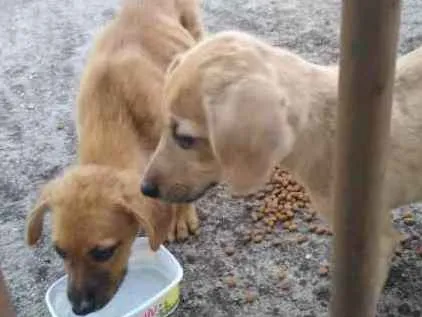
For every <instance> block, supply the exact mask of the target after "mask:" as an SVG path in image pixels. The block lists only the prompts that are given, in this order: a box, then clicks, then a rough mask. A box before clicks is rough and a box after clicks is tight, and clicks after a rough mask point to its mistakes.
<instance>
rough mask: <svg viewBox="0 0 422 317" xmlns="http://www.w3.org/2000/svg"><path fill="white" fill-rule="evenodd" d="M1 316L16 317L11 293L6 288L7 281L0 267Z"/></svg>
mask: <svg viewBox="0 0 422 317" xmlns="http://www.w3.org/2000/svg"><path fill="white" fill-rule="evenodd" d="M0 317H16V314H15V312H14V310H13V307H12V304H11V302H10V297H9V293H8V291H7V289H6V282H5V281H4V278H3V273H2V271H1V269H0Z"/></svg>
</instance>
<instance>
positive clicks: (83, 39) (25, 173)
mask: <svg viewBox="0 0 422 317" xmlns="http://www.w3.org/2000/svg"><path fill="white" fill-rule="evenodd" d="M0 4H1V10H0V62H1V67H0V72H1V75H0V158H1V159H0V202H1V203H0V263H1V266H2V268H3V270H4V273H5V274H6V278H7V281H8V282H9V286H10V289H11V291H12V293H13V300H14V303H15V305H16V307H17V310H18V315H19V316H20V317H46V316H48V312H47V310H46V306H45V304H44V293H45V291H46V289H47V286H48V285H49V284H51V283H52V282H53V281H54V280H55V279H56V278H58V277H60V276H61V275H62V274H63V271H62V266H61V262H60V260H59V259H58V258H57V256H56V255H55V254H54V253H53V251H52V250H51V248H49V241H50V240H49V235H48V230H47V231H46V232H47V233H46V235H45V238H44V240H43V243H42V246H41V247H40V248H38V249H36V250H29V249H28V248H27V247H26V246H25V245H24V243H23V232H24V219H25V215H26V213H27V212H28V210H29V209H30V207H31V206H32V203H33V202H34V200H35V198H36V194H37V189H38V188H39V185H40V184H42V183H44V182H45V181H46V180H47V179H50V178H51V177H52V176H53V175H55V174H56V173H57V172H58V171H60V170H61V169H62V168H63V167H64V166H66V165H68V164H70V163H71V161H72V160H73V158H74V154H75V153H74V142H75V131H74V127H73V123H72V105H73V103H74V100H75V94H76V87H77V83H78V78H79V74H80V72H81V69H82V66H83V61H84V58H85V56H86V53H87V50H88V48H89V47H90V44H91V38H92V35H93V34H94V32H96V30H97V28H98V27H99V26H100V25H101V24H102V23H103V22H104V21H106V20H108V19H109V18H110V17H111V16H112V15H113V12H114V10H115V8H117V6H118V0H90V1H84V0H61V1H58V0H3V1H0ZM203 7H204V10H205V23H206V25H207V27H208V28H209V30H210V31H218V30H226V29H240V30H244V31H248V32H252V33H254V34H257V35H260V36H262V37H264V38H266V39H267V40H269V41H270V42H271V43H273V44H275V45H281V46H284V47H287V48H290V49H292V50H293V51H295V52H297V53H300V54H302V55H303V56H305V57H306V58H309V59H311V60H312V61H315V62H321V63H328V62H334V61H336V60H337V58H338V40H339V32H338V30H339V14H340V12H339V9H340V2H339V0H324V1H322V0H284V1H275V0H249V1H244V0H229V1H227V0H204V5H203ZM402 20H403V22H402V26H401V42H400V53H405V52H407V51H410V50H411V49H413V48H415V47H417V46H419V45H421V44H422V1H420V0H405V1H404V11H403V19H402ZM198 207H199V209H200V212H201V219H202V233H201V235H200V236H199V237H198V238H194V239H191V240H190V241H188V242H187V243H184V244H181V245H171V250H173V251H174V252H175V254H176V255H177V257H178V258H179V259H180V260H181V261H182V262H183V264H184V268H185V279H184V283H183V290H182V293H183V294H182V295H183V299H182V303H181V306H180V309H179V310H178V311H177V313H175V315H174V316H175V317H182V316H183V317H185V316H192V317H196V316H198V317H202V316H204V317H207V316H209V317H220V316H221V317H223V316H227V317H240V316H242V317H264V316H287V317H296V316H297V317H305V316H306V317H311V316H327V305H328V301H329V297H330V291H329V281H330V280H329V277H320V276H319V275H318V268H319V267H320V265H321V264H322V263H325V262H327V261H328V255H329V252H330V245H331V244H330V239H329V238H321V237H316V236H313V235H310V236H309V237H310V241H309V242H307V243H305V244H303V245H298V244H296V243H295V242H294V241H293V236H291V235H289V234H287V235H286V234H281V233H280V234H279V235H280V237H281V238H282V239H283V241H284V242H283V243H282V244H281V245H280V246H279V247H277V248H276V247H274V246H272V245H271V242H269V241H265V242H264V243H262V244H259V245H244V244H243V243H242V240H241V236H242V232H243V231H244V230H246V229H247V228H248V227H250V226H251V223H250V218H249V216H248V213H249V209H248V203H246V202H244V201H240V200H234V199H231V198H230V197H228V195H227V193H226V192H225V191H224V190H223V189H221V188H220V189H218V190H216V191H214V192H212V193H210V194H209V195H208V196H207V197H206V198H204V199H203V200H202V201H200V202H199V203H198ZM411 209H412V212H413V213H414V214H415V216H416V218H417V220H418V221H417V224H416V225H415V226H413V227H407V226H404V225H403V224H402V223H401V221H399V220H397V221H396V223H397V225H398V226H399V227H400V228H401V229H402V231H408V232H410V231H412V232H414V233H416V235H415V239H414V240H413V241H411V242H408V243H406V244H407V245H405V247H406V248H407V249H405V250H404V251H403V254H402V257H398V258H397V259H396V260H395V262H394V265H393V269H392V273H391V277H390V280H389V282H388V285H387V287H386V290H385V292H384V294H383V297H382V300H381V303H380V305H379V316H383V317H393V316H413V317H417V316H421V310H422V307H421V306H422V258H421V257H419V256H417V255H416V252H415V249H416V248H418V247H420V246H421V240H420V238H419V236H418V235H417V234H420V233H422V225H421V220H422V214H421V212H420V210H421V209H419V208H418V206H413V207H411ZM400 212H401V211H396V218H399V217H398V214H399V213H400ZM225 245H235V246H238V247H239V248H238V249H237V251H236V253H235V254H234V255H233V256H231V257H228V256H226V255H225V254H224V252H223V248H224V246H225ZM280 267H283V269H285V270H286V271H287V273H288V274H287V278H286V279H285V281H283V282H278V281H277V279H276V278H275V277H274V276H275V275H276V274H277V271H278V270H280ZM229 274H234V275H235V276H236V278H237V280H238V283H237V284H238V285H237V287H236V288H234V289H228V288H227V286H226V285H225V284H224V282H223V281H222V278H223V277H225V276H227V275H229ZM246 289H250V291H252V292H254V293H256V294H257V295H258V297H257V299H256V300H255V301H254V302H253V303H251V304H247V303H245V299H244V297H245V290H246ZM0 316H1V312H0Z"/></svg>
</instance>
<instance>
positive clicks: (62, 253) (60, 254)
mask: <svg viewBox="0 0 422 317" xmlns="http://www.w3.org/2000/svg"><path fill="white" fill-rule="evenodd" d="M54 250H55V251H56V253H57V254H58V255H59V257H61V258H62V259H65V258H66V257H67V253H66V251H64V250H63V249H61V248H59V247H58V246H57V245H55V246H54Z"/></svg>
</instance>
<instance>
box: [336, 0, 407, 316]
mask: <svg viewBox="0 0 422 317" xmlns="http://www.w3.org/2000/svg"><path fill="white" fill-rule="evenodd" d="M399 24H400V0H343V11H342V29H341V60H340V78H339V108H338V122H337V149H336V167H335V173H336V175H335V182H334V184H335V185H334V208H335V212H334V214H335V219H334V231H335V238H334V265H333V267H334V276H333V283H334V287H333V301H332V307H331V315H332V316H333V317H373V316H375V313H376V302H377V299H378V297H377V295H378V294H376V293H377V288H376V285H375V283H374V280H373V278H374V276H376V274H375V273H376V272H377V269H378V268H377V264H378V263H377V260H378V256H377V253H378V252H379V245H380V231H381V226H382V222H383V221H385V220H383V217H387V214H386V210H385V209H384V210H382V209H383V207H387V206H383V203H382V199H381V195H382V191H383V180H384V170H385V166H386V164H385V163H386V155H385V154H386V150H387V146H388V143H389V130H390V118H391V104H392V86H393V82H394V74H395V61H396V50H397V41H398V29H399ZM384 219H385V218H384Z"/></svg>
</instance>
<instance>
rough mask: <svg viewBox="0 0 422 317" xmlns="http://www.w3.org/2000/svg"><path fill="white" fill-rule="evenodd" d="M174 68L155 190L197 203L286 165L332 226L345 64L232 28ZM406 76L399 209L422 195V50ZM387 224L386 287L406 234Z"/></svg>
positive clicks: (396, 181) (404, 61)
mask: <svg viewBox="0 0 422 317" xmlns="http://www.w3.org/2000/svg"><path fill="white" fill-rule="evenodd" d="M170 69H171V71H170V73H169V74H168V76H167V79H166V84H165V92H164V94H165V106H166V108H167V128H166V129H165V131H164V132H163V134H162V137H161V140H160V143H159V145H158V147H157V150H156V152H155V154H154V155H153V157H152V159H151V161H150V163H149V166H148V168H147V171H146V172H145V174H144V179H143V185H142V189H143V191H144V192H145V194H148V193H149V191H151V188H155V189H154V191H155V192H156V193H159V195H156V196H158V197H160V198H161V199H163V200H166V201H170V202H191V201H193V200H195V199H197V198H199V197H200V196H201V195H203V194H204V192H205V191H206V190H207V189H208V188H209V187H210V186H212V185H213V184H215V183H217V182H225V183H227V184H228V185H230V187H231V189H232V190H233V191H234V192H237V193H247V192H250V191H253V190H254V189H256V188H258V187H260V186H262V185H263V183H264V182H265V181H266V180H267V179H268V178H269V174H270V172H271V170H272V169H273V167H274V166H275V165H276V164H277V163H281V165H282V167H283V168H285V169H287V170H289V171H290V172H291V173H292V174H293V175H294V177H296V179H297V180H300V181H301V182H302V183H303V184H305V185H306V187H307V190H308V191H309V192H310V194H311V197H312V201H313V204H314V207H315V208H316V210H318V211H319V212H321V214H322V216H323V217H324V218H325V219H326V220H327V221H328V223H329V224H332V210H331V209H330V208H331V207H330V200H331V198H330V189H331V186H332V182H333V170H332V166H333V151H334V146H335V141H334V139H335V126H336V109H337V102H338V101H337V80H338V67H332V66H330V67H328V66H327V67H325V66H319V65H315V64H311V63H309V62H307V61H305V60H303V59H301V58H300V57H298V56H296V55H295V54H292V53H290V52H288V51H286V50H283V49H279V48H275V47H272V46H270V45H267V44H265V43H264V42H262V41H260V40H258V39H256V38H254V37H252V36H249V35H246V34H242V33H238V32H225V33H221V34H218V35H216V36H214V37H210V38H209V39H207V40H205V41H203V42H202V43H201V44H199V45H197V46H196V47H194V48H193V49H191V50H189V51H188V52H187V53H185V54H184V55H182V56H180V57H179V58H178V59H176V60H175V61H174V62H173V64H172V65H171V66H170ZM396 75H397V76H396V80H395V87H394V105H393V117H392V129H391V150H390V153H389V161H388V169H387V173H386V182H387V192H386V195H385V199H386V201H385V206H388V207H390V208H394V207H397V206H400V205H402V204H405V203H409V202H412V201H417V200H420V199H422V177H420V176H421V175H422V89H421V87H422V48H420V49H418V50H416V51H414V52H412V53H410V54H408V55H406V56H404V57H401V58H400V59H399V60H398V65H397V73H396ZM145 189H147V190H145ZM156 196H155V197H156ZM383 225H384V230H383V239H382V246H381V248H382V254H379V255H378V256H379V261H380V262H379V263H380V264H379V265H380V270H379V276H377V277H376V278H375V279H374V283H376V285H377V287H378V288H379V290H380V291H381V288H382V286H383V284H384V281H385V278H386V276H387V273H388V268H389V260H390V258H391V256H392V251H393V248H394V246H395V243H396V241H397V238H398V234H396V233H395V231H394V230H393V228H392V224H391V221H390V219H389V216H388V212H387V211H386V212H385V221H384V223H383ZM368 278H369V277H368Z"/></svg>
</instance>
